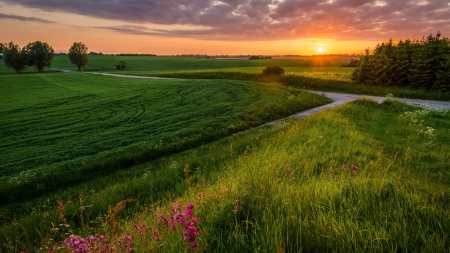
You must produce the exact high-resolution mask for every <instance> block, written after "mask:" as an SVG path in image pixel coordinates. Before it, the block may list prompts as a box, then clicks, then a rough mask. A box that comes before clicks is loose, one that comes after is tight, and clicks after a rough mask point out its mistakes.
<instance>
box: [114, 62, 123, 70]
mask: <svg viewBox="0 0 450 253" xmlns="http://www.w3.org/2000/svg"><path fill="white" fill-rule="evenodd" d="M115 65H116V68H117V69H125V67H126V66H125V62H124V61H120V62H119V63H118V64H115Z"/></svg>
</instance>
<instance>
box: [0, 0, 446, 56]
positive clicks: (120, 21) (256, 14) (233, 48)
mask: <svg viewBox="0 0 450 253" xmlns="http://www.w3.org/2000/svg"><path fill="white" fill-rule="evenodd" d="M449 17H450V3H448V1H442V0H436V1H422V0H420V1H419V0H413V1H403V0H402V1H393V0H391V1H389V0H386V1H379V0H376V1H360V0H319V1H317V0H284V1H282V0H259V1H255V0H223V1H215V0H214V1H213V0H210V1H204V0H182V1H181V0H180V1H157V0H150V1H138V0H132V1H124V0H120V1H115V2H114V3H106V2H105V1H87V0H78V1H62V0H41V1H37V0H27V1H26V0H0V22H1V24H2V36H1V39H0V40H1V41H0V42H3V43H5V42H9V41H13V42H14V43H17V44H19V45H25V44H27V43H28V42H30V41H36V40H41V41H45V42H47V43H49V44H50V45H52V47H53V48H54V49H55V51H56V52H66V51H67V50H68V48H69V46H70V45H71V44H72V43H73V42H74V41H82V42H84V43H85V44H86V45H87V46H88V47H89V50H90V51H96V52H100V51H101V52H103V53H124V52H127V53H153V54H158V55H172V54H232V55H240V54H266V55H275V54H293V55H311V54H353V53H361V52H362V51H363V50H364V49H365V48H367V47H370V48H373V47H374V46H375V45H376V44H377V43H378V42H381V41H386V40H388V39H391V38H392V39H393V40H400V39H404V38H421V37H422V36H426V35H428V34H430V33H436V32H438V31H441V32H442V33H443V34H444V35H447V34H446V32H447V31H450V18H449Z"/></svg>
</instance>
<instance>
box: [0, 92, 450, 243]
mask: <svg viewBox="0 0 450 253" xmlns="http://www.w3.org/2000/svg"><path fill="white" fill-rule="evenodd" d="M368 122H370V124H369V123H368ZM449 137H450V114H449V112H448V111H429V110H423V109H420V108H414V107H410V106H407V105H404V104H401V103H398V102H395V101H388V102H385V103H383V104H381V105H379V104H377V103H375V102H372V101H367V100H359V101H356V102H353V103H351V104H348V105H344V106H342V107H339V108H336V109H333V110H331V111H328V112H324V113H321V114H318V115H315V116H313V117H310V118H307V119H302V120H290V121H286V122H284V123H279V124H276V125H273V126H266V127H263V128H258V129H253V130H250V131H247V132H244V133H240V134H237V135H234V136H231V137H229V138H226V139H223V140H220V141H217V142H213V143H210V144H207V145H203V146H201V147H198V148H196V149H192V150H189V151H185V152H182V153H180V154H175V155H172V156H167V157H164V158H161V159H158V160H155V161H152V162H149V163H144V164H141V165H138V166H135V167H132V168H130V169H128V170H124V171H117V172H115V173H112V174H110V175H105V177H106V179H103V178H95V179H93V180H92V181H91V182H86V183H84V184H83V185H81V186H82V187H81V188H78V189H74V190H73V191H72V196H70V197H69V196H67V195H65V192H67V191H70V190H66V191H60V192H58V193H54V194H53V195H49V197H43V198H41V199H39V200H35V201H34V202H29V203H28V206H27V210H29V212H28V214H26V215H25V214H22V215H18V214H13V213H9V212H8V210H11V209H6V210H5V209H3V210H2V212H3V213H4V216H3V220H9V222H4V225H3V227H2V228H1V229H0V234H2V235H3V236H4V238H9V240H10V243H9V244H8V243H6V244H4V245H2V247H3V249H4V250H5V252H7V251H6V250H7V249H9V250H10V252H15V251H18V250H27V252H34V251H37V250H38V249H39V248H40V247H42V248H43V249H44V250H47V248H48V247H55V248H57V247H60V246H62V245H61V244H58V242H61V241H62V240H64V239H66V238H68V237H69V235H71V234H75V235H78V236H81V237H87V236H89V235H94V236H95V237H98V236H100V235H104V236H105V238H106V239H104V241H103V245H105V244H104V243H105V242H106V240H107V241H108V242H110V243H112V244H115V245H118V243H117V241H116V242H114V241H113V240H112V239H111V238H113V237H114V236H119V237H120V236H122V235H126V236H127V235H130V236H132V237H127V238H129V240H130V241H132V242H133V244H134V245H133V247H134V248H136V250H137V251H136V252H148V250H149V248H151V249H156V248H157V247H158V245H160V244H163V249H162V250H163V251H165V252H179V251H180V250H181V251H184V250H186V251H188V249H189V243H191V241H189V240H183V231H184V230H183V228H182V227H179V226H178V225H176V226H175V230H173V231H172V230H171V229H170V227H169V228H167V229H166V228H165V226H166V225H164V224H165V223H164V221H163V220H160V219H159V218H157V217H158V216H159V215H160V214H163V215H165V216H166V217H172V215H173V214H172V215H171V209H172V203H174V202H176V203H178V204H180V205H181V206H182V207H183V208H184V206H185V205H187V204H188V203H193V205H194V209H193V210H194V215H195V216H196V217H199V218H200V221H199V222H197V223H194V225H195V226H196V227H197V228H198V229H199V230H201V231H202V233H200V234H198V235H197V236H196V242H197V243H198V250H200V251H202V252H248V251H255V250H257V249H259V251H262V252H280V251H284V252H301V251H304V252H315V251H320V252H324V251H334V252H360V251H367V252H400V251H401V252H447V251H448V250H449V249H450V241H449V240H450V238H449V233H448V231H450V222H449V219H448V215H450V213H449V209H448V207H449V206H448V205H449V203H450V201H449V200H450V191H449V188H448V185H449V184H450V172H449V171H450V170H449V166H450V164H449V162H450V157H449V154H450V150H449V148H450V147H449V145H448V143H449V142H450V139H449ZM345 165H347V166H348V167H347V166H345ZM103 180H104V181H103ZM105 184H107V185H105ZM77 191H78V192H77ZM47 198H48V199H47ZM57 198H59V199H60V200H61V201H63V202H60V205H59V208H58V207H57V205H56V201H55V199H57ZM126 199H128V201H132V199H137V200H138V202H137V203H132V202H130V203H129V204H127V207H126V208H125V209H124V210H122V208H123V207H124V206H121V205H120V204H119V205H117V206H116V210H119V211H120V210H122V211H121V212H120V213H119V212H117V213H114V212H111V213H109V214H108V212H107V210H108V205H111V206H112V208H113V209H114V206H115V205H116V204H117V203H119V202H121V201H122V200H126ZM236 200H239V201H238V202H236ZM122 204H124V203H122ZM117 208H118V209H117ZM182 210H184V209H182ZM232 211H234V212H232ZM154 214H156V220H155V219H154V218H155V216H154ZM13 217H14V218H15V219H13ZM187 218H188V219H189V216H187ZM169 220H170V219H169ZM115 221H117V222H118V225H117V227H115V226H116V225H114V224H115ZM52 224H53V225H52ZM58 224H61V225H58ZM134 224H139V225H142V224H145V225H146V226H147V227H151V230H145V229H141V226H140V227H139V231H140V232H141V234H140V235H139V233H138V232H139V231H136V229H135V228H134ZM158 224H159V225H158ZM114 228H115V229H114ZM152 230H154V231H156V234H157V235H158V236H160V237H161V239H162V240H161V241H160V240H159V238H158V240H157V241H154V238H153V235H155V234H154V233H155V232H153V235H152ZM184 232H186V231H184ZM38 233H40V234H41V235H42V237H39V234H38ZM46 234H48V236H47V237H46V236H45V235H46ZM120 238H122V237H120ZM49 239H52V240H49ZM144 240H146V241H147V244H143V241H144ZM123 245H124V247H131V246H130V245H129V244H127V245H125V244H123ZM8 247H9V248H8Z"/></svg>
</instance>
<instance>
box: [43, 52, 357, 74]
mask: <svg viewBox="0 0 450 253" xmlns="http://www.w3.org/2000/svg"><path fill="white" fill-rule="evenodd" d="M119 61H124V62H126V63H127V64H126V66H127V67H126V69H125V70H123V71H118V72H127V73H128V72H131V73H139V72H145V73H164V72H174V71H177V72H180V71H244V72H247V71H248V72H260V71H261V70H262V69H263V68H264V67H267V66H269V65H279V66H282V67H285V68H288V71H292V72H305V71H311V70H313V71H315V70H317V71H318V72H327V71H328V72H332V71H336V70H337V71H344V72H347V71H349V70H345V69H347V68H337V67H339V66H340V65H342V64H345V63H348V62H349V61H350V60H342V59H326V60H322V59H315V60H310V59H269V60H247V59H191V58H176V57H144V56H143V57H136V56H89V65H88V66H86V67H85V68H84V70H85V71H100V70H102V71H106V72H116V71H117V70H116V68H115V66H114V64H115V63H118V62H119ZM52 67H54V68H63V69H71V70H77V68H76V67H75V66H74V65H72V64H70V61H69V58H68V57H67V56H56V57H55V58H54V60H53V64H52ZM341 69H342V70H341ZM348 69H352V70H353V68H348Z"/></svg>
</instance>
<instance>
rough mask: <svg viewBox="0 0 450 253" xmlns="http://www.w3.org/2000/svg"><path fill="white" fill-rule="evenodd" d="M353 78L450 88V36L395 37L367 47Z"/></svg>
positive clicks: (389, 84) (439, 34)
mask: <svg viewBox="0 0 450 253" xmlns="http://www.w3.org/2000/svg"><path fill="white" fill-rule="evenodd" d="M356 67H357V68H356V70H355V71H354V72H353V74H352V80H354V81H356V82H359V83H367V84H371V85H376V86H400V87H409V88H414V89H425V90H433V91H441V92H449V91H450V39H449V38H446V37H442V35H441V33H440V32H438V33H437V34H436V36H433V35H432V34H430V35H429V36H428V37H424V38H422V39H420V40H419V39H406V40H400V42H398V43H397V44H396V43H394V42H393V41H392V39H391V40H389V41H388V42H383V43H381V44H378V45H377V46H376V47H375V49H374V50H369V49H366V51H365V54H363V55H361V57H360V60H359V61H358V63H357V66H356Z"/></svg>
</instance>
